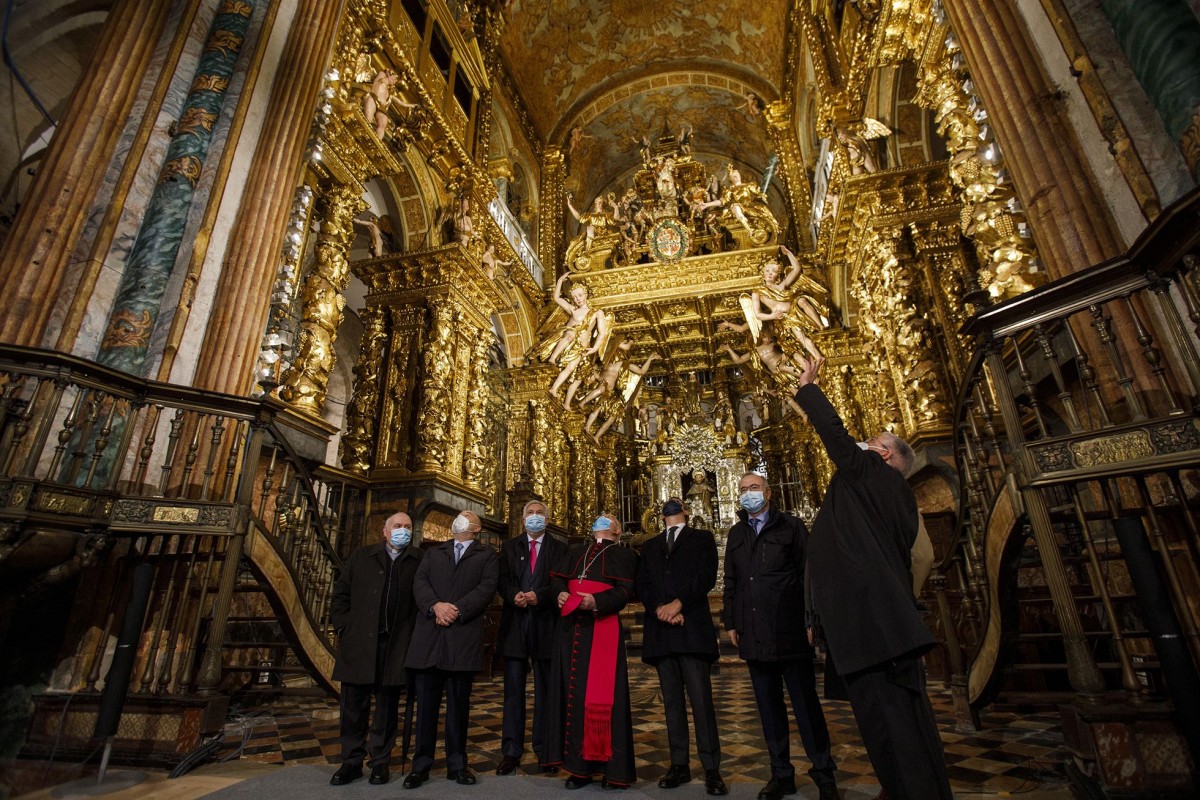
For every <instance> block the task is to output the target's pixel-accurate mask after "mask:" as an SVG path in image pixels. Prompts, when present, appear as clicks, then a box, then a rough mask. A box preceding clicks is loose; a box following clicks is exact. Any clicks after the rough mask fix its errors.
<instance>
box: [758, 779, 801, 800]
mask: <svg viewBox="0 0 1200 800" xmlns="http://www.w3.org/2000/svg"><path fill="white" fill-rule="evenodd" d="M795 793H796V779H795V778H771V780H769V781H767V785H766V786H764V787H763V788H761V789H759V790H758V800H783V796H784V795H785V794H795Z"/></svg>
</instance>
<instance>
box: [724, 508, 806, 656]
mask: <svg viewBox="0 0 1200 800" xmlns="http://www.w3.org/2000/svg"><path fill="white" fill-rule="evenodd" d="M738 516H739V517H740V519H739V521H738V523H737V524H736V525H734V526H733V527H732V528H730V529H729V538H728V540H727V541H726V543H725V598H724V599H725V605H724V608H723V609H722V613H721V620H722V622H724V624H725V628H726V629H727V630H735V631H737V632H738V637H739V641H738V655H740V656H741V657H742V658H745V659H748V660H751V661H786V660H789V659H794V658H801V657H811V656H812V655H813V648H812V646H811V645H810V644H809V643H808V628H807V626H806V625H805V620H804V559H805V551H806V547H807V544H808V529H807V528H805V527H804V522H802V521H801V519H800V518H799V517H793V516H792V515H791V514H784V513H782V512H780V511H777V510H776V509H775V508H773V507H772V508H769V510H768V512H767V522H766V524H765V525H763V527H762V530H761V531H759V533H758V536H757V537H756V536H755V535H754V529H753V528H751V527H750V523H748V522H747V521H746V520H747V515H746V512H745V511H739V512H738Z"/></svg>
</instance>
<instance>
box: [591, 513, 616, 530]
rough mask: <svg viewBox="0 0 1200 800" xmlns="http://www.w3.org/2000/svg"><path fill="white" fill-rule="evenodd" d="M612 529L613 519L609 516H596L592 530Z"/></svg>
mask: <svg viewBox="0 0 1200 800" xmlns="http://www.w3.org/2000/svg"><path fill="white" fill-rule="evenodd" d="M607 530H612V520H611V519H609V518H608V517H596V521H595V522H593V523H592V532H593V533H595V532H596V531H607Z"/></svg>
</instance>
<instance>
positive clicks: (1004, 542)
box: [933, 192, 1200, 710]
mask: <svg viewBox="0 0 1200 800" xmlns="http://www.w3.org/2000/svg"><path fill="white" fill-rule="evenodd" d="M1198 254H1200V192H1193V193H1192V194H1191V195H1189V196H1188V197H1185V198H1184V199H1183V200H1182V201H1180V202H1179V203H1178V204H1176V205H1175V206H1174V207H1173V208H1172V209H1169V210H1168V211H1166V212H1164V213H1163V214H1162V216H1161V217H1160V218H1159V219H1158V220H1157V221H1156V222H1155V224H1154V225H1153V226H1151V228H1150V229H1148V230H1147V231H1146V233H1145V234H1144V235H1143V236H1142V237H1141V238H1140V239H1139V241H1138V242H1137V244H1136V245H1135V246H1134V247H1133V248H1132V249H1131V250H1130V251H1129V253H1128V254H1126V255H1125V256H1124V257H1121V258H1117V259H1114V260H1112V261H1109V262H1106V263H1104V264H1101V265H1098V266H1096V267H1094V268H1092V269H1089V270H1086V271H1083V272H1080V273H1077V274H1074V275H1071V276H1068V277H1066V278H1063V279H1060V280H1057V281H1054V282H1052V283H1050V284H1047V285H1046V286H1043V287H1041V288H1040V289H1038V290H1036V291H1033V292H1030V293H1028V294H1025V295H1022V296H1021V297H1018V298H1016V299H1014V300H1011V301H1008V302H1006V303H1003V304H1000V305H997V306H994V307H991V308H988V309H986V310H984V311H983V312H981V313H979V314H977V315H976V316H975V317H974V318H973V319H972V320H971V321H970V322H969V323H968V324H967V325H966V327H965V329H964V332H965V333H966V334H968V335H970V336H971V337H973V339H974V341H975V343H976V347H977V349H976V353H975V356H974V358H973V360H972V361H971V363H970V366H969V368H968V370H967V371H966V373H965V374H966V376H967V378H966V380H964V383H963V385H962V387H961V389H960V393H959V397H958V403H957V409H956V427H955V445H956V455H957V462H958V469H959V474H960V485H961V487H962V492H963V494H962V502H961V505H960V514H959V529H958V534H957V536H956V538H955V542H956V544H955V546H954V548H953V549H952V551H951V552H950V553H949V554H948V555H947V556H946V558H945V559H944V561H943V562H942V563H941V564H940V565H939V569H938V570H937V572H935V577H934V581H933V588H934V590H935V593H936V594H937V598H938V606H939V611H940V616H941V620H940V623H941V627H942V629H943V632H944V633H945V634H947V635H946V641H947V645H948V646H949V648H950V650H951V653H950V661H951V664H952V667H953V668H954V669H955V671H956V672H959V673H960V674H959V676H958V677H959V681H958V682H959V686H960V690H961V691H960V699H962V700H963V701H964V703H965V704H966V705H969V707H970V708H971V709H974V710H977V709H979V708H981V707H982V706H984V705H987V704H988V703H990V702H992V700H993V699H995V698H996V696H997V694H998V693H999V692H1000V691H1001V690H1006V691H1017V692H1019V691H1029V692H1052V691H1054V690H1061V691H1064V692H1078V693H1085V694H1098V693H1100V692H1103V691H1108V690H1118V691H1124V692H1128V693H1129V694H1131V695H1145V694H1154V693H1162V692H1163V691H1164V687H1163V681H1162V677H1161V675H1160V673H1159V664H1158V659H1157V656H1156V650H1155V647H1154V646H1153V643H1152V641H1151V639H1150V635H1149V633H1148V630H1147V626H1146V624H1145V620H1144V614H1143V609H1142V607H1141V606H1140V605H1139V602H1138V597H1137V596H1136V594H1135V592H1134V587H1133V583H1132V581H1131V577H1130V570H1129V568H1128V565H1127V559H1128V557H1129V555H1128V554H1126V553H1124V552H1123V551H1122V548H1121V547H1119V546H1118V541H1117V536H1116V533H1115V526H1116V523H1117V522H1118V521H1135V522H1134V524H1135V525H1136V524H1140V525H1142V526H1144V529H1145V531H1146V534H1147V536H1148V537H1149V541H1150V543H1151V544H1152V546H1153V548H1154V550H1155V551H1156V557H1157V560H1158V562H1159V564H1160V567H1161V573H1162V575H1163V576H1164V578H1165V584H1166V587H1167V591H1168V592H1169V594H1170V597H1171V600H1172V605H1173V607H1174V612H1175V615H1176V616H1177V618H1178V622H1179V625H1180V627H1181V629H1182V631H1183V634H1184V636H1185V637H1186V639H1187V644H1188V647H1189V649H1190V652H1191V655H1192V658H1193V659H1194V660H1195V661H1197V662H1198V663H1200V619H1198V618H1197V610H1196V609H1195V608H1194V606H1193V605H1192V603H1190V602H1189V598H1195V597H1197V596H1200V595H1198V592H1200V585H1198V577H1197V576H1198V575H1200V572H1198V569H1197V567H1198V565H1200V557H1198V556H1200V534H1198V531H1200V527H1198V524H1197V506H1198V504H1200V498H1198V497H1197V489H1196V486H1195V484H1194V483H1193V479H1194V477H1195V475H1196V470H1197V468H1198V467H1200V419H1198V416H1197V415H1198V411H1200V409H1198V405H1197V402H1198V398H1200V357H1198V355H1197V353H1198V342H1200V292H1198V291H1197V283H1196V277H1197V276H1196V270H1195V269H1194V267H1195V266H1196V264H1197V255H1198ZM1018 589H1019V592H1018ZM960 708H961V707H960Z"/></svg>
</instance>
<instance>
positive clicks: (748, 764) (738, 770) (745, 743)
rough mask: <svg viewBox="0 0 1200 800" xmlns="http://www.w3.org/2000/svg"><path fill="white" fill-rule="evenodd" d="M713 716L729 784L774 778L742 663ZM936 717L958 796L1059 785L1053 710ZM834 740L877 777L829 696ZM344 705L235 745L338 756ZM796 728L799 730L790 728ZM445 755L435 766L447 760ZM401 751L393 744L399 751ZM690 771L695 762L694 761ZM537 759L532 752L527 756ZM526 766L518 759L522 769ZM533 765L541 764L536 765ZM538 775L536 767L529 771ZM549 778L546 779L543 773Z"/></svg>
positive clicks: (491, 721)
mask: <svg viewBox="0 0 1200 800" xmlns="http://www.w3.org/2000/svg"><path fill="white" fill-rule="evenodd" d="M630 681H631V693H632V700H633V717H634V719H635V720H637V722H635V732H634V740H635V745H636V748H637V767H638V777H639V778H640V779H641V781H643V782H644V781H656V780H657V779H658V778H659V777H660V776H661V773H662V771H663V770H664V769H665V767H666V765H667V763H668V751H667V740H666V728H665V725H664V722H663V715H662V701H661V697H660V696H659V694H658V691H657V688H658V687H657V679H656V677H655V675H654V673H653V672H652V671H649V670H646V669H640V668H638V669H631V675H630ZM713 693H714V696H715V697H716V699H717V720H718V724H719V726H720V730H721V744H722V750H723V754H724V763H723V768H722V772H723V774H724V775H725V778H726V780H727V781H731V782H765V781H766V780H767V778H768V777H769V767H768V764H767V753H766V749H765V747H764V745H763V741H762V731H761V728H760V727H759V722H758V715H757V712H756V711H755V707H754V696H753V692H752V690H751V687H750V682H749V679H748V676H747V675H746V673H745V671H744V670H743V669H740V668H738V667H732V668H729V667H725V668H722V671H721V673H720V674H719V675H715V676H714V679H713ZM502 694H503V692H502V684H501V678H500V676H499V675H497V676H496V677H495V678H494V679H489V678H486V677H480V678H478V679H477V680H476V683H475V688H474V691H473V698H472V708H471V725H472V727H471V731H470V738H469V742H468V757H469V759H470V764H471V766H472V768H474V769H475V770H477V771H479V772H491V771H493V770H495V768H496V763H497V762H498V760H499V749H500V731H501V702H502ZM931 699H932V700H933V705H934V710H935V712H936V713H937V715H938V722H939V726H940V728H941V733H942V741H943V743H944V744H945V750H946V763H947V766H948V770H949V773H950V779H951V782H952V783H953V785H954V787H955V790H956V794H957V795H958V796H960V797H974V796H976V795H980V796H1001V797H1004V796H1009V795H1017V794H1027V793H1031V792H1035V791H1036V790H1043V791H1044V790H1052V789H1059V788H1063V787H1064V784H1065V777H1064V775H1063V772H1062V766H1061V765H1062V763H1063V761H1064V759H1065V754H1064V751H1063V749H1062V732H1061V729H1060V727H1059V718H1058V715H1057V714H1054V713H1016V712H1009V711H998V710H993V711H991V712H990V713H988V714H986V715H985V716H984V718H983V730H981V731H978V732H960V731H958V730H956V729H955V727H954V723H955V721H954V717H953V714H952V712H951V704H950V696H949V693H948V692H944V691H940V690H935V691H933V692H931ZM824 709H825V716H826V719H827V720H828V722H829V728H830V733H831V737H832V739H833V755H834V758H835V760H836V761H837V763H838V781H839V783H840V784H842V785H846V786H850V785H854V784H875V783H876V781H875V778H874V776H873V774H872V771H871V765H870V762H869V761H868V760H867V756H866V751H865V750H864V749H863V747H862V742H861V740H860V739H859V736H858V729H857V727H856V725H855V723H854V717H853V714H852V712H851V711H850V707H849V704H847V703H840V702H834V701H825V702H824ZM337 729H338V712H337V703H336V701H333V700H303V701H296V700H277V701H275V702H274V703H273V704H271V705H270V706H267V707H260V708H256V709H250V710H246V711H245V715H244V716H243V717H242V722H241V724H240V725H236V726H233V728H232V729H231V731H230V733H229V743H230V744H231V745H236V744H237V743H238V742H240V741H241V740H242V739H243V738H244V737H248V738H246V745H245V748H244V749H243V751H242V758H243V759H248V760H252V761H256V762H261V763H271V764H336V763H337V761H338V739H337ZM793 730H794V729H793ZM440 746H441V743H440V742H439V751H438V754H439V761H438V762H437V763H435V766H434V769H435V770H440V769H442V768H443V762H441V761H440V756H441V750H440ZM398 753H399V750H397V755H398ZM694 755H695V754H694V753H693V765H692V766H693V769H694V770H695V769H698V768H699V764H698V763H696V762H695V760H694ZM792 759H793V762H794V763H795V764H796V769H797V778H798V782H799V783H803V782H804V781H803V780H802V779H803V778H804V772H805V770H806V768H807V767H806V764H805V761H804V750H803V748H802V746H801V745H800V742H799V738H798V736H796V735H795V734H794V733H793V742H792ZM530 760H532V759H530ZM527 766H528V764H523V765H522V770H524V769H525V768H526V767H527ZM535 771H536V770H535ZM530 774H532V773H530ZM547 779H549V778H547Z"/></svg>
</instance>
